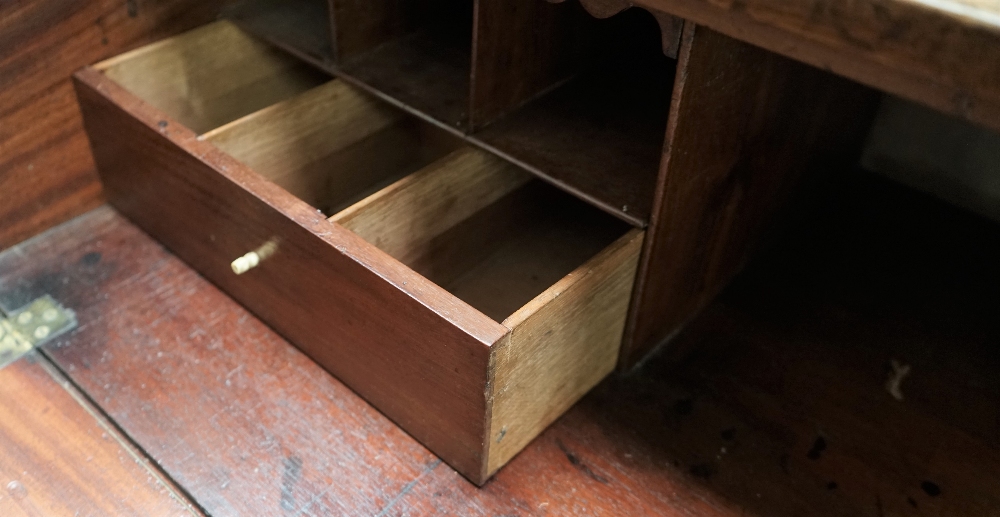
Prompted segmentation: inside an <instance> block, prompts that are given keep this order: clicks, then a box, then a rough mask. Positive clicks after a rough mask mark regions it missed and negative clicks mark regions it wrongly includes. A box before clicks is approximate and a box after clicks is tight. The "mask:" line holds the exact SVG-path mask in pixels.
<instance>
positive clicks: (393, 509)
mask: <svg viewBox="0 0 1000 517" xmlns="http://www.w3.org/2000/svg"><path fill="white" fill-rule="evenodd" d="M50 259H51V260H50ZM38 292H48V293H51V294H52V295H53V296H55V297H56V298H58V299H59V300H61V301H63V302H65V303H66V304H67V306H69V307H72V308H73V309H74V310H76V311H77V315H78V317H79V318H80V321H81V322H85V323H84V324H83V325H82V326H81V328H80V329H78V330H77V331H76V332H74V333H73V334H70V335H67V336H65V337H62V338H60V339H58V340H57V341H55V342H53V343H52V344H51V345H48V347H47V349H46V350H47V352H48V353H49V354H50V355H51V356H52V358H53V360H54V361H55V362H56V363H57V364H58V365H59V366H60V367H61V368H63V369H64V370H65V371H66V372H67V373H68V374H69V375H70V376H71V377H72V378H73V379H74V381H75V382H77V383H78V384H79V385H80V386H81V387H82V388H83V389H84V390H85V391H86V393H87V394H88V395H89V396H90V397H92V398H93V399H94V400H95V401H97V402H98V403H99V404H100V405H101V407H102V409H103V410H105V411H106V412H107V413H108V414H109V415H110V416H111V418H113V419H114V421H115V422H116V424H117V425H119V426H121V428H122V429H123V430H124V431H125V432H126V433H127V434H128V436H129V437H130V438H131V439H133V440H134V441H135V442H136V443H138V444H139V445H140V446H141V447H142V448H143V449H144V450H145V451H146V452H147V453H148V454H149V455H150V456H151V457H152V458H154V459H155V461H156V462H157V463H158V464H159V465H161V466H162V468H163V469H164V470H165V471H166V472H167V473H168V474H169V475H170V476H171V477H172V478H173V479H175V480H176V481H177V482H178V483H179V484H180V485H181V486H183V487H184V488H185V489H186V490H187V491H188V492H189V493H190V494H191V495H192V497H193V498H194V500H195V501H197V503H198V504H199V505H200V506H201V507H203V508H204V509H205V510H206V512H207V513H208V514H210V515H219V516H234V515H271V514H279V515H280V514H283V513H292V514H294V513H296V512H298V513H299V514H300V515H303V516H307V517H312V516H316V517H318V516H326V515H331V514H333V515H337V514H347V515H378V514H380V513H381V514H383V515H400V514H415V515H426V514H433V513H439V514H441V513H452V514H456V515H482V514H485V515H493V514H501V515H503V514H531V513H544V512H548V513H553V514H568V513H573V510H574V509H578V508H588V509H589V510H588V511H591V512H593V513H619V512H625V513H627V514H631V515H648V514H653V515H656V514H662V515H671V516H672V515H676V512H675V510H674V509H672V505H673V504H685V505H694V506H693V507H694V508H710V507H711V505H710V504H708V503H705V502H704V501H703V500H702V499H700V498H699V497H703V496H704V491H702V492H701V495H700V496H699V495H698V494H697V493H689V491H688V487H692V486H695V487H696V485H695V484H693V483H692V482H690V481H689V480H687V479H686V477H685V475H684V473H683V472H682V471H680V470H675V469H673V468H672V467H669V466H666V467H663V468H665V469H666V472H667V474H666V475H664V476H659V475H650V474H649V473H648V472H644V471H643V469H642V468H638V467H636V466H632V467H627V469H626V470H623V471H621V474H620V475H619V476H617V477H616V479H615V481H614V482H613V483H611V484H605V483H601V482H598V481H595V480H594V478H593V477H592V476H590V475H588V474H587V473H586V472H585V471H584V470H582V469H581V467H580V463H579V461H578V462H577V463H576V464H574V463H572V462H571V461H569V459H568V457H567V455H566V453H564V452H562V450H561V447H562V448H566V449H567V450H570V451H575V454H578V455H579V458H582V459H581V460H580V461H583V462H584V465H588V464H589V465H593V468H595V469H598V470H597V474H598V475H601V474H602V473H604V472H605V469H606V468H609V469H610V470H614V469H615V468H617V467H616V466H620V467H623V468H625V467H626V463H623V462H624V461H629V460H625V459H623V456H622V455H621V452H620V450H619V449H618V446H617V445H612V444H611V442H608V441H605V440H604V439H603V438H601V436H600V432H599V430H598V429H595V428H594V427H593V426H591V425H589V424H586V423H584V422H581V421H580V420H579V418H580V416H582V415H585V414H586V411H584V412H577V413H576V415H577V416H576V417H573V418H571V419H570V420H569V421H566V420H563V421H561V422H559V423H557V424H556V428H554V429H550V431H547V432H546V434H545V435H543V437H542V438H541V439H539V440H537V441H535V442H534V443H533V444H532V445H531V446H529V448H528V449H527V450H526V451H525V452H523V453H522V454H521V455H519V456H518V457H517V458H516V459H515V460H514V461H513V463H512V464H511V465H509V467H508V468H507V469H504V470H502V471H501V472H500V473H499V474H498V475H497V476H496V477H494V478H493V479H492V480H491V481H490V482H489V483H487V484H486V485H485V487H484V488H481V489H480V488H477V487H476V486H474V485H473V484H472V483H469V482H468V481H467V480H466V479H464V478H463V477H462V476H461V475H460V474H458V473H457V472H456V471H454V470H452V469H451V468H448V467H447V466H446V465H444V464H442V463H441V462H440V460H439V459H438V458H436V457H435V456H434V455H433V454H432V453H431V452H429V451H428V450H427V449H425V448H424V447H422V446H421V445H420V444H419V443H418V442H417V441H416V440H414V439H413V438H412V437H410V436H407V434H406V433H405V432H404V431H402V430H401V429H400V428H399V427H398V426H396V425H394V424H393V422H392V421H390V420H389V419H388V418H386V417H385V416H383V415H382V414H380V413H379V412H378V411H377V410H376V409H375V408H373V407H372V406H370V405H369V404H367V403H366V402H365V401H364V400H362V399H361V398H360V397H359V396H358V395H357V394H356V393H355V392H353V391H352V390H351V389H350V388H348V387H347V386H345V385H344V384H341V383H340V381H338V380H336V379H335V378H333V377H331V376H330V375H329V374H327V372H325V371H323V369H322V368H321V367H319V366H318V365H317V364H316V363H314V362H313V361H311V360H310V359H309V358H308V357H306V356H305V355H303V354H302V353H301V352H299V351H298V350H296V348H295V347H293V346H292V345H291V344H289V343H288V342H286V341H285V340H283V339H282V338H281V337H279V336H278V335H277V334H276V333H275V332H274V331H273V330H271V329H270V328H269V327H268V326H267V325H265V324H264V323H262V322H261V321H259V320H258V319H256V318H255V317H254V316H253V315H252V314H251V313H250V312H248V311H247V310H246V309H245V308H243V307H242V306H241V305H240V304H239V303H237V302H236V301H234V300H233V299H231V298H229V297H228V296H226V295H225V294H224V293H222V292H221V291H219V290H218V289H217V288H216V287H214V286H213V285H212V284H210V283H209V282H208V281H207V280H206V279H205V278H204V277H203V276H201V275H199V274H198V273H197V272H195V271H194V270H192V269H191V268H190V267H188V266H187V265H185V264H184V263H183V262H181V261H180V260H179V259H178V258H177V257H175V256H173V255H171V254H170V253H168V252H167V251H165V250H164V248H163V247H162V246H161V245H160V244H159V243H157V242H156V241H154V240H153V239H152V238H150V237H149V236H148V235H147V234H146V233H145V232H143V231H142V230H140V229H139V228H137V227H135V226H134V225H132V224H131V223H129V222H128V221H127V220H125V219H124V218H123V217H121V216H120V215H118V214H116V213H115V212H114V211H113V210H111V209H109V208H101V209H99V210H96V211H94V212H92V213H90V214H88V215H87V216H85V217H82V218H80V219H77V220H75V221H72V222H71V223H68V224H67V225H65V226H63V227H60V228H58V229H55V230H53V231H52V232H50V233H48V234H45V235H43V236H41V237H39V238H36V239H34V240H32V241H28V242H25V243H23V244H22V245H20V246H18V247H17V248H15V249H12V250H8V251H7V252H6V253H3V254H2V255H0V304H2V305H3V306H19V305H21V304H23V301H22V300H30V299H32V297H34V296H35V293H38ZM399 360H400V361H408V360H410V358H409V356H406V355H404V354H400V355H399ZM581 424H582V425H581ZM595 432H596V434H595ZM581 433H583V434H581ZM593 440H596V441H593ZM628 443H632V442H624V443H623V444H622V445H625V446H628V445H627V444H628ZM572 453H574V452H571V454H572ZM574 458H577V456H574ZM574 489H575V490H576V493H574V492H573V490H574ZM435 494H436V495H435ZM578 513H579V512H578Z"/></svg>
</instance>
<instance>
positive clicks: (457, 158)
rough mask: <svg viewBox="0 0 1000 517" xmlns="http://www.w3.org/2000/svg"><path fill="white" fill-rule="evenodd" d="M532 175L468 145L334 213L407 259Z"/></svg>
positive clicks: (336, 218)
mask: <svg viewBox="0 0 1000 517" xmlns="http://www.w3.org/2000/svg"><path fill="white" fill-rule="evenodd" d="M529 180H531V175H530V174H528V173H526V172H524V171H522V170H520V169H518V168H517V167H514V166H513V165H511V164H509V163H507V162H504V161H503V160H501V159H499V158H497V157H495V156H491V155H489V154H487V153H485V152H483V151H479V150H476V149H470V148H464V149H459V150H458V151H455V152H453V153H451V154H449V155H448V156H445V157H444V158H441V159H440V160H438V161H436V162H434V163H432V164H430V165H428V166H427V167H425V168H423V169H421V170H420V171H418V172H416V173H414V174H411V175H409V176H407V177H405V178H403V179H401V180H399V181H397V182H396V183H393V184H392V185H390V186H388V187H386V188H385V189H382V190H380V191H379V192H377V193H375V194H373V195H372V196H370V197H368V198H366V199H364V200H362V201H360V202H359V203H356V204H354V205H352V206H351V207H349V208H347V209H345V210H344V211H342V212H340V213H338V214H336V215H334V216H333V217H331V218H330V220H331V221H334V222H336V223H338V224H340V225H341V226H343V227H344V228H347V229H348V230H351V231H352V232H354V233H355V234H357V235H359V236H360V237H361V238H363V239H365V240H367V241H368V242H371V243H372V244H374V245H375V246H377V247H378V248H379V249H380V250H382V251H384V252H386V253H388V254H389V255H391V256H392V257H394V258H396V259H397V260H399V261H400V262H403V263H404V264H410V263H412V262H413V261H414V260H418V259H419V258H420V257H421V256H423V255H424V254H426V253H427V251H428V249H429V248H430V247H431V245H432V242H433V241H434V240H435V239H436V238H437V237H439V236H441V235H442V234H444V233H445V232H447V231H448V230H449V229H451V228H453V227H454V226H455V225H457V224H459V223H461V222H462V221H464V220H466V219H468V218H469V217H471V216H473V215H474V214H475V213H476V212H478V211H480V210H482V209H483V208H484V207H486V206H488V205H490V204H492V203H493V202H495V201H497V200H498V199H500V198H502V197H504V196H505V195H507V194H509V193H510V192H512V191H514V190H516V189H517V188H518V187H520V186H522V185H524V184H525V183H527V182H528V181H529Z"/></svg>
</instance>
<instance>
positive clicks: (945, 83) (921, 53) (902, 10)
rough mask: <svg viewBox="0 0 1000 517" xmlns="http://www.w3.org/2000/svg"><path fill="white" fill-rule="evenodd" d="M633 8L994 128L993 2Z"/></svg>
mask: <svg viewBox="0 0 1000 517" xmlns="http://www.w3.org/2000/svg"><path fill="white" fill-rule="evenodd" d="M620 1H621V0H610V2H609V0H584V4H585V5H586V4H587V3H595V4H606V3H620ZM633 3H635V4H636V5H642V6H646V7H649V8H651V9H658V10H662V11H666V12H668V13H671V14H674V15H677V16H681V17H683V18H686V19H689V20H691V21H693V22H695V23H699V24H702V25H706V26H708V27H711V28H713V29H715V30H717V31H719V32H722V33H723V34H726V35H728V36H731V37H733V38H736V39H740V40H743V41H746V42H748V43H752V44H754V45H758V46H760V47H763V48H766V49H768V50H771V51H773V52H777V53H779V54H783V55H785V56H788V57H791V58H793V59H797V60H799V61H802V62H804V63H807V64H810V65H813V66H816V67H819V68H822V69H825V70H829V71H832V72H834V73H836V74H840V75H843V76H845V77H847V78H849V79H853V80H855V81H858V82H860V83H863V84H866V85H868V86H872V87H874V88H877V89H879V90H882V91H885V92H888V93H892V94H896V95H899V96H901V97H904V98H907V99H910V100H913V101H916V102H919V103H922V104H926V105H927V106H930V107H932V108H935V109H937V110H940V111H943V112H945V113H950V114H953V115H956V116H959V117H962V118H965V119H968V120H970V121H972V122H975V123H977V124H980V125H983V126H986V127H988V128H992V129H1000V1H998V0H864V1H856V0H804V1H788V0H722V1H718V0H637V1H635V2H633Z"/></svg>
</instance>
